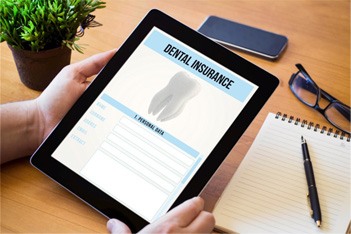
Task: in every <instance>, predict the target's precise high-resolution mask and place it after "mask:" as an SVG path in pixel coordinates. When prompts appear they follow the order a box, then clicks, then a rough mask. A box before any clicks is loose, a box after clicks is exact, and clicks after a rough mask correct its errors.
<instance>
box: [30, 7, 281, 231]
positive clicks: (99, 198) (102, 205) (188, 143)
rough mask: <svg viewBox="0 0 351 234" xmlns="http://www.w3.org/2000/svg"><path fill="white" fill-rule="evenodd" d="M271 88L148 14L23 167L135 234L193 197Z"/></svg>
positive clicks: (234, 58)
mask: <svg viewBox="0 0 351 234" xmlns="http://www.w3.org/2000/svg"><path fill="white" fill-rule="evenodd" d="M116 33H117V32H116ZM277 85H278V79H277V78H275V77H274V76H272V75H271V74H269V73H267V72H266V71H264V70H262V69H260V68H259V67H257V66H255V65H254V64H252V63H250V62H248V61H246V60H245V59H243V58H241V57H239V56H238V55H236V54H234V53H232V52H231V51H229V50H227V49H226V48H224V47H222V46H220V45H219V44H217V43H215V42H213V41H211V40H210V39H208V38H206V37H205V36H203V35H201V34H200V33H198V32H196V31H194V30H192V29H190V28H189V27H187V26H185V25H183V24H181V23H180V22H178V21H176V20H174V19H172V18H171V17H169V16H167V15H166V14H164V13H162V12H160V11H158V10H151V11H150V12H149V13H148V14H147V16H146V17H145V18H144V19H143V20H142V21H141V22H140V24H139V25H138V26H137V27H136V29H135V30H134V31H133V32H132V34H131V35H130V37H129V38H128V39H127V40H126V41H125V42H124V43H123V45H122V46H121V47H120V48H119V49H118V51H117V52H116V54H115V55H114V57H113V58H112V59H111V60H110V61H109V62H108V63H107V64H106V66H105V67H104V68H103V69H102V70H101V71H100V73H99V74H98V76H97V77H96V78H95V80H94V81H93V82H92V83H91V85H90V86H89V88H88V89H87V90H86V91H85V92H84V93H83V95H82V96H81V97H80V98H79V99H78V101H77V102H76V103H75V104H74V105H73V107H72V108H71V110H69V112H68V113H67V114H66V116H65V117H64V118H63V119H62V121H61V122H60V123H59V124H58V125H57V126H56V128H55V129H54V130H53V131H52V133H51V134H50V135H49V136H48V138H47V139H46V140H45V141H44V142H43V143H42V145H41V146H40V147H39V149H38V150H37V151H36V152H35V153H34V155H33V156H32V157H31V163H32V165H34V166H35V167H36V168H38V169H39V170H40V171H42V172H43V173H45V174H46V175H48V176H49V177H50V178H52V179H53V180H55V181H56V182H58V183H59V184H60V185H62V186H63V187H65V188H66V189H68V190H69V191H71V192H72V193H73V194H75V195H76V196H78V197H79V198H81V199H82V200H83V201H85V202H86V203H88V204H89V205H91V206H92V207H94V208H95V209H96V210H98V211H99V212H101V213H102V214H103V215H105V216H106V217H108V218H117V219H119V220H121V221H123V222H125V223H126V224H127V225H128V226H129V227H130V228H131V230H132V231H133V232H137V231H138V230H140V229H141V228H143V227H144V226H145V225H147V224H148V223H150V222H153V221H154V220H156V219H157V218H159V217H160V216H162V215H164V214H165V213H166V212H167V211H168V210H170V209H171V208H173V207H174V206H176V205H178V204H180V203H181V202H183V201H185V200H186V199H189V198H192V197H194V196H197V195H199V193H200V192H201V190H202V189H203V188H204V187H205V185H206V183H207V182H208V181H209V180H210V178H211V176H212V175H213V174H214V172H215V171H216V169H217V168H218V167H219V165H220V164H221V163H222V161H223V160H224V159H225V157H226V156H227V154H228V153H229V152H230V150H231V149H232V147H233V146H234V144H235V143H236V142H237V141H238V139H239V138H240V136H241V135H242V134H243V133H244V131H245V129H246V128H247V127H248V126H249V124H250V123H251V121H252V120H253V119H254V117H255V116H256V114H257V113H258V112H259V111H260V109H261V108H262V106H263V105H264V103H265V102H266V101H267V100H268V98H269V97H270V95H271V94H272V93H273V91H274V90H275V88H276V87H277Z"/></svg>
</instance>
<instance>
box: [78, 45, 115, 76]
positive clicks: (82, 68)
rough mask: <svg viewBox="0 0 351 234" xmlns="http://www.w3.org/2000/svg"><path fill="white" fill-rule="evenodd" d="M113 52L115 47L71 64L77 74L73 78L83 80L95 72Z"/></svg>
mask: <svg viewBox="0 0 351 234" xmlns="http://www.w3.org/2000/svg"><path fill="white" fill-rule="evenodd" d="M115 53H116V50H115V49H114V50H110V51H106V52H103V53H100V54H96V55H93V56H91V57H89V58H87V59H84V60H82V61H80V62H77V63H74V64H72V66H73V69H74V70H75V71H76V72H77V73H78V74H79V75H78V76H76V77H75V78H77V79H79V81H80V82H84V81H85V80H86V79H87V78H88V77H90V76H93V75H95V74H97V73H98V72H99V71H100V70H101V69H102V68H103V67H104V66H105V65H106V63H107V62H108V61H109V60H110V59H111V58H112V56H113V55H114V54H115Z"/></svg>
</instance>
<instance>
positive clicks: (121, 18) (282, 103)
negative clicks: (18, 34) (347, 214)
mask: <svg viewBox="0 0 351 234" xmlns="http://www.w3.org/2000/svg"><path fill="white" fill-rule="evenodd" d="M152 8H158V9H160V10H162V11H164V12H166V13H168V14H170V15H171V16H173V17H175V18H176V19H178V20H180V21H181V22H183V23H185V24H187V25H189V26H190V27H192V28H194V29H197V28H198V26H199V25H200V24H201V23H202V22H203V20H204V19H205V18H206V17H207V16H208V15H218V16H222V17H225V18H228V19H232V20H235V21H238V22H241V23H245V24H248V25H252V26H256V27H259V28H262V29H267V30H270V31H273V32H276V33H280V34H284V35H286V36H288V38H289V45H288V47H287V50H286V51H285V53H284V54H283V56H282V58H281V59H279V60H278V61H275V62H271V61H267V60H263V59H261V58H257V57H254V56H251V55H248V54H244V53H239V54H240V55H242V56H243V57H244V58H246V59H248V60H250V61H252V62H253V63H255V64H257V65H258V66H260V67H262V68H264V69H266V70H267V71H269V72H271V73H272V74H274V75H275V76H277V77H278V78H279V79H280V85H279V87H278V89H277V90H276V92H275V93H274V94H273V96H272V97H271V99H270V100H269V101H268V103H267V104H266V105H265V107H264V108H263V110H262V111H261V112H260V114H259V115H258V116H257V117H256V119H255V120H254V122H253V123H252V125H251V126H250V127H249V129H248V130H247V131H246V132H245V134H244V135H243V136H242V138H241V139H240V141H239V142H238V143H237V144H236V146H235V147H234V148H233V150H232V151H231V153H230V154H229V156H228V157H227V159H226V160H225V162H224V163H223V164H222V166H221V167H220V169H219V170H218V172H217V173H216V174H215V176H214V177H213V179H212V180H211V182H210V183H209V184H208V186H207V187H206V188H205V190H204V191H203V193H202V194H201V196H202V197H204V198H205V199H206V206H207V207H206V208H207V209H208V210H211V209H212V208H213V206H214V204H215V202H216V201H217V199H218V197H219V196H220V194H221V193H222V191H223V189H224V187H225V185H226V184H227V183H228V181H229V179H230V178H231V176H232V175H233V173H234V172H235V170H236V168H237V166H238V165H239V163H240V161H241V160H242V158H243V157H244V155H245V153H246V151H247V150H248V148H249V147H250V145H251V143H252V141H253V139H254V138H255V136H256V134H257V132H258V130H259V128H260V126H261V124H262V123H263V120H264V118H265V117H266V115H267V113H268V112H277V111H281V112H283V113H287V114H289V115H293V116H298V117H302V118H306V119H307V120H310V121H314V122H318V123H320V124H323V125H327V126H329V125H328V123H327V122H326V121H325V120H324V118H323V117H322V116H321V115H319V114H318V113H317V112H316V111H314V110H312V109H310V108H308V107H306V106H304V105H303V104H301V103H300V102H299V101H298V100H297V99H296V98H295V97H294V96H293V94H292V93H291V92H290V90H289V87H288V80H289V78H290V76H291V74H292V73H293V72H295V71H296V68H295V63H302V64H303V65H304V66H305V68H306V69H307V70H308V72H309V73H310V74H311V75H312V76H313V78H314V79H315V81H316V82H317V83H318V84H319V85H320V87H322V88H323V89H324V90H326V91H327V92H330V93H331V94H332V95H334V96H335V97H337V98H339V99H340V100H342V101H343V102H345V103H347V104H348V105H350V11H349V9H350V2H349V1H348V0H345V1H292V0H287V1H268V0H263V1H230V0H219V1H210V0H203V1H195V0H190V1H171V0H153V1H147V0H140V1H113V0H108V1H107V8H105V9H102V10H98V11H97V12H96V16H97V18H96V19H97V21H99V22H100V23H102V24H103V26H102V27H99V28H91V29H89V30H88V31H87V32H86V34H85V36H84V37H83V38H82V39H81V40H80V43H82V44H88V45H87V46H86V49H85V53H84V54H79V53H77V52H73V57H72V62H75V61H78V60H81V59H84V58H86V57H89V56H90V55H93V54H96V53H98V52H100V51H106V50H109V49H112V48H115V47H119V46H120V45H121V44H122V43H123V41H124V40H125V39H126V38H127V37H128V35H129V34H130V33H131V32H132V30H133V29H134V28H135V26H136V25H137V24H138V22H139V21H140V20H141V19H142V18H143V17H144V15H145V14H146V13H147V12H148V11H149V10H150V9H152ZM0 48H1V103H6V102H11V101H19V100H25V99H30V98H35V97H37V96H38V95H39V94H40V93H38V92H35V91H32V90H29V89H28V88H26V87H25V86H23V85H22V84H21V83H20V81H19V78H18V74H17V71H16V67H15V65H14V62H13V58H12V55H11V53H10V50H9V49H8V48H7V45H6V44H5V43H2V44H1V46H0ZM21 140H22V139H19V143H20V141H21ZM1 179H2V180H1V232H26V233H28V232H31V233H34V232H44V233H49V232H62V233H64V232H65V233H67V232H74V233H83V232H106V228H105V224H106V219H105V218H104V217H103V216H102V215H101V214H99V213H98V212H96V211H95V210H93V209H92V208H90V207H89V206H88V205H86V204H84V203H83V202H82V201H80V200H79V199H78V198H76V197H74V196H72V195H71V194H70V193H68V192H67V191H66V190H65V189H63V188H61V187H60V186H59V185H57V184H56V183H54V182H52V181H51V180H50V179H48V178H47V177H46V176H44V175H43V174H41V173H40V172H38V171H37V170H36V169H34V168H32V167H31V166H30V165H29V163H28V158H25V159H20V160H17V161H14V162H10V163H7V164H5V165H3V166H2V167H1Z"/></svg>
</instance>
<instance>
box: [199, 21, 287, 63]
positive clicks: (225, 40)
mask: <svg viewBox="0 0 351 234" xmlns="http://www.w3.org/2000/svg"><path fill="white" fill-rule="evenodd" d="M198 31H199V32H200V33H202V34H204V35H205V36H207V37H209V38H211V39H212V40H214V41H216V42H218V43H220V44H223V45H224V46H228V47H230V48H236V49H240V50H243V51H246V52H251V53H254V54H256V55H260V56H263V57H265V58H268V59H277V58H278V57H279V55H280V54H281V53H282V51H283V50H284V49H285V47H286V46H287V43H288V38H287V37H286V36H283V35H279V34H276V33H272V32H268V31H265V30H262V29H259V28H254V27H251V26H247V25H244V24H240V23H237V22H233V21H231V20H227V19H223V18H220V17H217V16H209V17H208V18H207V19H206V20H205V21H204V22H203V24H202V25H201V26H200V28H199V29H198Z"/></svg>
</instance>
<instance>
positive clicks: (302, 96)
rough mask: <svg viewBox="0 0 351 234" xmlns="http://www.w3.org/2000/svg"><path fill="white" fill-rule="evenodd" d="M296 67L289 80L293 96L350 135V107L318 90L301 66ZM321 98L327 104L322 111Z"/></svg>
mask: <svg viewBox="0 0 351 234" xmlns="http://www.w3.org/2000/svg"><path fill="white" fill-rule="evenodd" d="M296 67H297V68H298V69H299V71H298V72H296V73H294V74H292V76H291V78H290V80H289V86H290V89H291V91H292V92H293V93H294V95H295V96H296V97H297V98H298V99H299V100H300V101H301V102H303V103H304V104H306V105H307V106H310V107H312V108H313V109H315V110H317V111H318V112H319V113H321V114H322V115H323V116H324V117H325V118H326V119H327V120H328V121H329V122H330V123H331V124H332V125H333V126H334V127H337V128H338V129H340V130H341V131H344V132H346V133H348V134H350V126H351V125H350V113H351V111H350V107H349V106H347V105H345V104H344V103H342V102H340V101H339V100H337V99H336V98H334V97H333V96H331V95H330V94H328V93H327V92H325V91H324V90H323V89H320V88H319V87H318V85H317V84H316V83H315V82H314V81H313V80H312V78H311V76H310V75H308V73H307V71H306V70H305V69H304V68H303V66H302V65H301V64H296ZM321 98H323V99H325V100H327V101H328V102H329V104H328V105H327V106H326V107H325V108H324V109H323V108H321V107H320V105H319V103H320V101H321Z"/></svg>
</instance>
